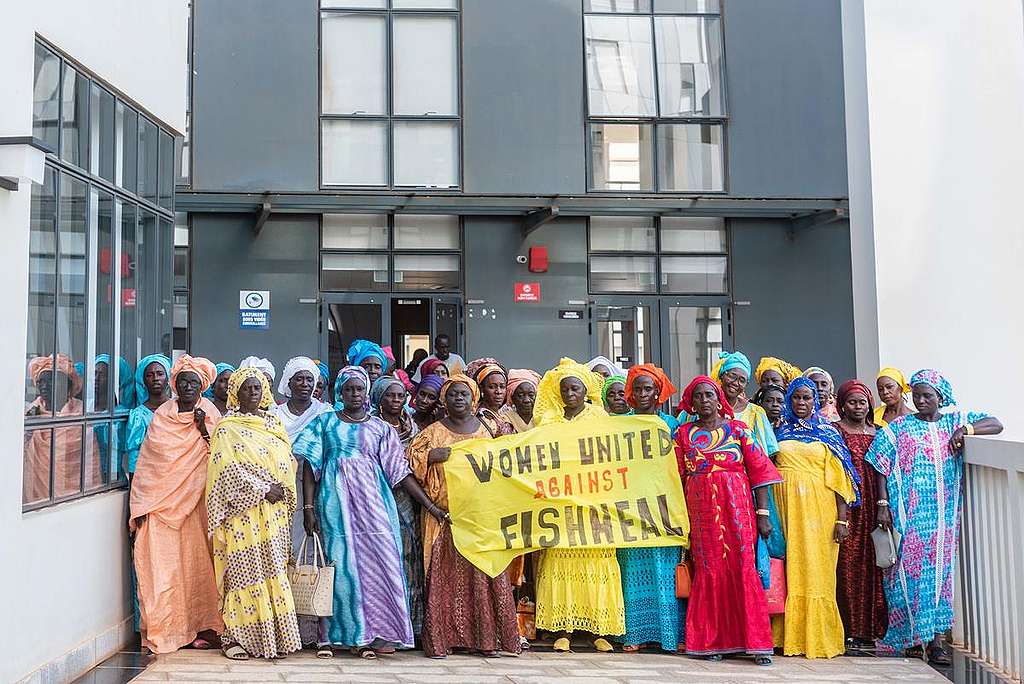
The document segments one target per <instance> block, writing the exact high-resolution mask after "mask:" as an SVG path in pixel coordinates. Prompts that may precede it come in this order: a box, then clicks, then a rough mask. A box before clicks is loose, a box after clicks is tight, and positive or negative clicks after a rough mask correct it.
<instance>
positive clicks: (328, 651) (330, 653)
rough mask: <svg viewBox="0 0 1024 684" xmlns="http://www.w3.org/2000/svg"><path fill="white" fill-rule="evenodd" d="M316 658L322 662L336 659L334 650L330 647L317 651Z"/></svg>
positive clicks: (320, 648) (323, 647)
mask: <svg viewBox="0 0 1024 684" xmlns="http://www.w3.org/2000/svg"><path fill="white" fill-rule="evenodd" d="M316 657H317V658H320V659H321V660H328V659H330V658H333V657H334V649H332V648H331V647H330V646H321V647H319V648H318V649H316Z"/></svg>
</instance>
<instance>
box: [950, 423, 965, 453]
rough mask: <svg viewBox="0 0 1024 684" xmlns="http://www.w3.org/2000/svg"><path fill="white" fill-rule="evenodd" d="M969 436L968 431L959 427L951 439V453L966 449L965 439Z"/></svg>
mask: <svg viewBox="0 0 1024 684" xmlns="http://www.w3.org/2000/svg"><path fill="white" fill-rule="evenodd" d="M966 435H967V429H966V428H963V427H958V428H957V429H956V430H954V431H953V436H952V437H950V438H949V449H950V451H960V450H961V449H963V448H964V437H965V436H966Z"/></svg>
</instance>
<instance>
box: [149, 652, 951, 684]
mask: <svg viewBox="0 0 1024 684" xmlns="http://www.w3.org/2000/svg"><path fill="white" fill-rule="evenodd" d="M132 681H133V682H138V683H139V684H144V683H145V682H166V681H171V682H381V683H386V682H391V683H394V684H432V683H435V682H436V683H437V684H461V683H463V682H466V683H472V684H477V683H479V684H489V683H492V682H494V683H499V682H500V683H502V684H534V683H541V682H544V683H547V682H554V683H555V684H611V683H612V682H628V683H630V684H669V683H671V682H710V683H714V684H729V683H731V682H743V683H744V684H746V683H751V682H783V681H789V682H803V683H808V684H809V683H812V682H851V683H856V684H866V683H869V682H889V681H903V682H936V683H942V682H946V683H947V684H948V680H947V679H945V678H943V677H942V676H941V675H940V674H938V673H937V672H935V671H934V670H932V669H930V668H929V667H928V666H927V665H925V664H924V663H923V662H922V661H920V660H904V659H896V658H835V659H833V660H813V661H812V660H806V659H804V658H776V659H775V663H774V664H773V665H772V666H771V667H758V666H756V665H754V664H753V663H752V662H751V661H749V660H745V659H736V660H727V661H725V662H721V663H709V662H705V661H700V660H695V659H692V658H686V657H682V656H672V655H660V654H653V653H643V654H636V655H632V654H631V655H626V654H622V653H614V654H608V655H604V654H597V653H578V654H576V653H568V654H562V653H552V652H535V653H526V654H523V655H522V656H520V657H519V658H496V659H485V658H480V657H475V656H464V655H453V656H449V657H448V658H447V659H444V660H431V659H429V658H425V657H423V655H422V654H421V653H398V654H395V655H393V656H387V657H383V658H381V659H380V660H377V661H375V662H374V661H361V660H358V659H356V658H354V657H352V656H337V657H335V658H334V659H333V660H317V658H316V656H315V655H314V654H313V653H311V652H308V651H307V652H304V653H302V654H298V655H294V656H289V657H288V658H287V659H285V660H280V661H274V662H266V661H250V662H241V663H239V662H230V661H228V660H226V659H225V658H224V657H223V656H222V655H220V653H219V652H217V651H205V652H204V651H179V652H178V653H174V654H169V655H165V656H158V657H156V658H155V659H153V660H151V661H150V664H149V665H148V667H147V668H146V669H145V670H144V671H142V672H141V673H140V674H138V676H137V677H136V678H135V679H133V680H132Z"/></svg>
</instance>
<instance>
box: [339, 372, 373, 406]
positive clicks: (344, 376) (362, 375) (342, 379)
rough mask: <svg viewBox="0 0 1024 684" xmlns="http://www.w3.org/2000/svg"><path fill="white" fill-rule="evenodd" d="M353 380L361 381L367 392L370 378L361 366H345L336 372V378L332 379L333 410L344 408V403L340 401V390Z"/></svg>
mask: <svg viewBox="0 0 1024 684" xmlns="http://www.w3.org/2000/svg"><path fill="white" fill-rule="evenodd" d="M353 378H355V379H357V380H362V381H363V386H364V387H366V389H367V391H369V389H370V376H369V375H367V373H366V370H365V369H363V367H362V366H345V367H344V368H342V369H341V370H340V371H338V377H336V378H335V379H334V408H336V409H339V410H340V409H342V408H343V407H344V406H345V402H344V401H342V400H341V388H342V387H344V386H345V383H346V382H348V381H349V380H352V379H353Z"/></svg>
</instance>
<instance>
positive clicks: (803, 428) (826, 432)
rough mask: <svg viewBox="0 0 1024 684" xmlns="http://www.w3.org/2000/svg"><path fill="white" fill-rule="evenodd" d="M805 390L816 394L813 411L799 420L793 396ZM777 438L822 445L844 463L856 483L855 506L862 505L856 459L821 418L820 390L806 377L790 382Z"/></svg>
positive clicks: (848, 474) (825, 420)
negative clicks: (796, 392) (855, 465)
mask: <svg viewBox="0 0 1024 684" xmlns="http://www.w3.org/2000/svg"><path fill="white" fill-rule="evenodd" d="M812 371H813V372H815V373H821V372H822V371H821V369H816V370H815V369H812V368H808V369H807V371H805V372H804V375H806V374H807V373H809V372H812ZM801 387H805V388H807V389H809V390H810V391H811V394H813V395H814V410H813V411H812V412H811V415H810V416H808V417H807V418H797V417H796V414H795V413H793V393H794V392H795V391H796V390H798V389H800V388H801ZM775 437H776V439H778V441H780V442H783V441H785V440H789V439H792V440H796V441H797V442H805V443H809V442H821V443H823V444H824V445H825V446H826V447H828V450H829V451H831V452H832V454H833V455H835V457H836V458H838V459H839V461H840V462H841V463H842V464H843V470H845V471H846V475H847V477H849V478H850V480H851V481H852V482H853V492H854V494H855V495H856V500H855V501H854V503H853V505H854V506H859V505H860V473H858V472H857V469H856V468H854V467H853V458H852V456H851V455H850V448H849V447H848V446H846V442H845V441H844V440H843V436H842V435H840V434H839V430H837V429H836V428H835V426H834V425H832V423H831V422H830V421H829V420H828V418H826V417H825V416H823V415H821V400H820V399H819V398H818V388H817V387H816V386H815V385H814V382H813V381H812V380H810V379H808V378H806V377H801V378H797V379H796V380H794V381H793V382H791V383H789V388H788V389H787V390H786V400H785V401H784V402H783V404H782V425H780V426H779V427H777V428H775Z"/></svg>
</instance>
